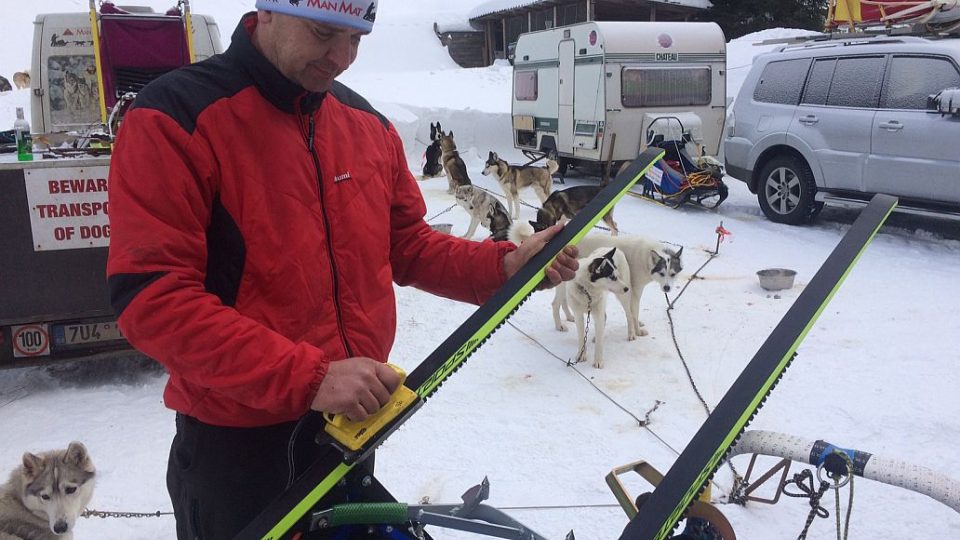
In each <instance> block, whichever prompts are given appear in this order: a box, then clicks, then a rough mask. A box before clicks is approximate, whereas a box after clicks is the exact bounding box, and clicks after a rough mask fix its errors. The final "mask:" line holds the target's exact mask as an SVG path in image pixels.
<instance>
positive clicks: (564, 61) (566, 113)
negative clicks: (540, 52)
mask: <svg viewBox="0 0 960 540" xmlns="http://www.w3.org/2000/svg"><path fill="white" fill-rule="evenodd" d="M575 50H576V43H575V42H574V41H573V40H572V39H565V40H563V41H561V42H560V48H559V54H560V99H559V104H560V111H559V112H560V116H559V118H558V119H557V131H558V133H557V139H558V140H557V146H558V148H557V151H558V152H560V153H561V154H572V153H573V94H574V88H576V85H575V84H574V82H575V81H574V67H573V53H574V51H575Z"/></svg>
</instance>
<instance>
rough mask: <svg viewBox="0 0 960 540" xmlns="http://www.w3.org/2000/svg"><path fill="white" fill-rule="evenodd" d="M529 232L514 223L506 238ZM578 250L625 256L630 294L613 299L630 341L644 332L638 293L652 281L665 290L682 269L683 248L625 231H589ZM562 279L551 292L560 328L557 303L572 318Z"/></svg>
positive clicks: (518, 238) (519, 238)
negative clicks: (612, 251)
mask: <svg viewBox="0 0 960 540" xmlns="http://www.w3.org/2000/svg"><path fill="white" fill-rule="evenodd" d="M532 234H533V229H532V228H531V227H530V225H529V224H527V223H522V222H521V223H518V224H517V225H515V226H513V227H511V228H510V233H509V239H510V241H511V242H513V243H515V244H518V245H519V244H520V242H522V241H523V240H526V239H527V238H529V237H530V236H531V235H532ZM577 247H578V248H579V249H580V252H581V253H585V252H586V253H589V252H591V251H595V250H597V249H600V248H611V247H616V248H619V250H620V251H621V252H623V254H624V256H625V257H626V258H627V264H628V265H629V267H630V294H629V295H623V294H618V295H617V300H618V301H619V302H620V305H621V306H623V311H624V313H625V314H626V316H627V340H628V341H633V340H634V339H636V338H637V337H642V336H646V335H647V331H646V330H644V329H643V328H642V326H643V323H642V322H640V297H641V295H642V294H643V289H644V288H646V286H647V285H649V284H650V283H656V284H657V287H658V288H659V289H660V290H661V291H663V292H665V293H668V292H670V291H671V290H673V282H674V281H675V280H676V278H677V275H678V274H680V272H682V271H683V259H682V257H683V248H682V247H681V248H680V249H678V250H676V251H674V250H672V249H669V248H667V247H665V246H664V245H663V244H661V243H660V242H657V241H656V240H652V239H650V238H645V237H643V236H639V235H625V236H618V237H616V238H613V237H610V236H606V235H602V234H590V235H587V236H585V237H583V239H582V240H580V242H579V243H578V244H577ZM566 286H567V285H566V283H560V284H559V285H558V286H557V287H556V288H555V290H556V293H555V296H554V315H553V318H554V322H555V323H556V326H557V330H561V331H563V328H561V327H562V323H561V322H560V313H559V309H558V307H562V308H563V311H564V314H565V315H566V319H567V320H568V321H573V320H574V316H573V314H572V313H571V311H570V308H569V306H567V305H565V303H564V300H565V297H564V294H565V293H564V291H563V288H564V287H566ZM558 302H559V303H558Z"/></svg>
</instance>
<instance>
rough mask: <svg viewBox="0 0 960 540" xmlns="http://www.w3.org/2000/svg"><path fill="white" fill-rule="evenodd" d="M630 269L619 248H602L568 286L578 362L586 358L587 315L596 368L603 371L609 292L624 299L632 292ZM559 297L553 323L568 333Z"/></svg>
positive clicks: (585, 260)
mask: <svg viewBox="0 0 960 540" xmlns="http://www.w3.org/2000/svg"><path fill="white" fill-rule="evenodd" d="M629 282H630V269H629V267H628V265H627V259H626V257H624V255H623V252H622V251H620V250H619V249H617V248H601V249H598V250H595V251H593V252H591V253H590V255H588V256H587V257H585V258H583V259H580V268H578V269H577V273H576V275H575V276H574V278H573V280H571V281H570V282H569V283H567V284H566V287H565V289H566V291H565V294H564V298H563V302H565V303H566V304H567V305H568V306H569V307H570V308H573V316H574V319H573V320H575V321H576V323H577V346H578V347H579V348H578V349H577V358H576V361H577V362H583V361H584V360H585V359H586V355H587V328H586V318H587V315H590V317H591V318H592V320H593V327H594V328H595V329H596V330H595V331H594V349H593V367H595V368H602V367H603V335H604V330H605V329H606V326H607V312H606V306H607V300H606V298H607V291H610V292H613V293H614V294H618V295H623V294H627V293H629V292H630V285H629ZM558 298H559V295H558V296H557V297H555V298H554V299H553V306H554V313H555V315H554V322H555V323H556V324H557V329H558V330H561V331H565V330H566V327H565V326H563V323H562V322H560V317H559V316H557V315H556V313H557V312H559V309H560V306H559V303H560V300H559V299H558Z"/></svg>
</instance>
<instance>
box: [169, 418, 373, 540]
mask: <svg viewBox="0 0 960 540" xmlns="http://www.w3.org/2000/svg"><path fill="white" fill-rule="evenodd" d="M296 425H297V423H296V422H290V423H285V424H277V425H273V426H265V427H258V428H229V427H220V426H213V425H210V424H205V423H203V422H200V421H199V420H197V419H196V418H192V417H190V416H186V415H182V414H177V434H176V436H175V437H174V439H173V445H172V446H171V448H170V461H169V463H168V465H167V489H168V491H169V492H170V499H171V501H172V502H173V511H174V515H175V517H176V520H177V538H178V539H179V540H228V539H232V538H233V537H234V536H235V535H236V534H237V533H239V532H240V531H241V530H242V529H243V528H244V526H246V525H247V524H248V523H250V521H251V520H253V518H255V517H256V516H257V515H258V514H259V513H260V512H261V511H262V510H263V509H264V508H265V507H266V506H267V505H268V504H269V503H270V502H271V501H272V500H273V499H274V498H275V497H276V496H277V495H279V494H280V493H281V492H282V491H284V489H285V488H286V486H287V479H288V477H289V476H290V467H289V465H288V457H287V456H288V451H287V447H288V444H289V443H290V437H291V434H292V433H293V431H294V429H295V427H296ZM322 426H323V420H322V418H321V417H320V415H319V414H317V415H311V416H309V417H308V418H307V420H305V421H304V422H303V424H302V425H301V426H300V428H299V430H298V431H297V437H296V439H295V440H294V441H293V457H294V460H295V461H294V464H295V467H296V474H300V473H302V472H303V471H305V470H306V469H307V467H308V466H309V465H310V464H311V463H313V461H315V460H317V459H338V458H339V455H338V454H337V453H335V452H330V451H329V447H320V446H318V445H317V444H316V443H314V442H313V437H314V435H315V434H316V433H317V432H318V431H319V430H321V429H322ZM372 469H373V459H372V457H371V458H368V459H367V460H365V462H364V463H363V464H361V465H360V466H358V467H357V468H355V469H354V471H351V473H356V474H355V475H354V476H356V475H359V474H366V472H367V471H372ZM337 498H342V499H346V494H345V493H339V494H334V495H332V496H331V499H337ZM311 538H313V536H311Z"/></svg>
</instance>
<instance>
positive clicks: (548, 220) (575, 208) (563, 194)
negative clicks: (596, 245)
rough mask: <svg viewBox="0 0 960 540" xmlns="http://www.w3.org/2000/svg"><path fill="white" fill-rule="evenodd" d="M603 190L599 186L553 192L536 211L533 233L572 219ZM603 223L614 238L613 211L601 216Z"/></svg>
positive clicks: (615, 227) (615, 230)
mask: <svg viewBox="0 0 960 540" xmlns="http://www.w3.org/2000/svg"><path fill="white" fill-rule="evenodd" d="M602 189H603V188H602V187H601V186H575V187H569V188H567V189H562V190H560V191H554V192H553V193H551V194H550V196H549V197H547V200H545V201H543V207H542V208H540V209H539V210H537V220H536V221H531V222H530V225H532V226H533V230H534V231H537V232H539V231H542V230H544V229H546V228H548V227H550V226H551V225H553V224H555V223H557V222H558V221H560V220H561V219H564V220H569V219H573V216H575V215H577V212H579V211H580V210H582V209H583V207H584V206H586V205H587V204H589V203H590V201H592V200H593V198H594V197H596V196H597V193H600V190H602ZM602 219H603V222H604V223H606V224H607V227H609V228H610V234H611V235H613V236H616V235H617V234H618V233H619V231H618V230H617V222H616V221H614V220H613V209H612V208H611V209H610V211H609V212H607V213H606V214H604V215H603V218H602Z"/></svg>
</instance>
